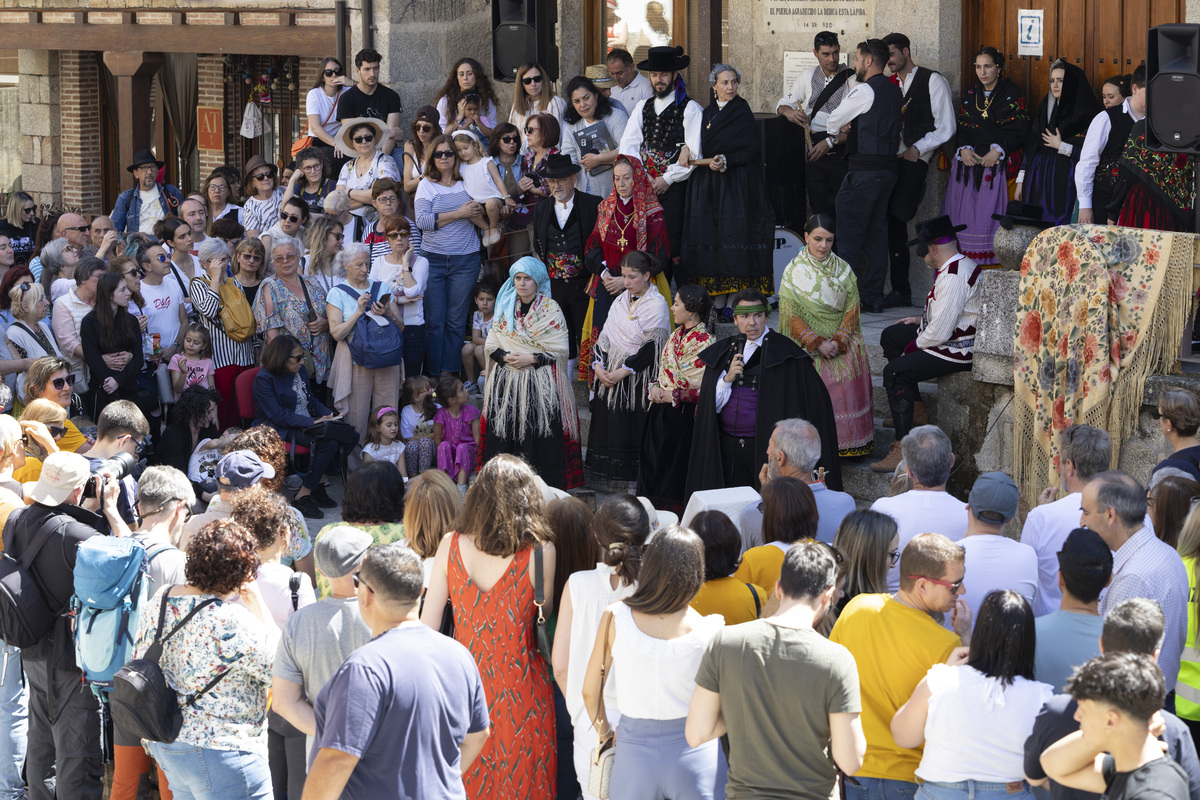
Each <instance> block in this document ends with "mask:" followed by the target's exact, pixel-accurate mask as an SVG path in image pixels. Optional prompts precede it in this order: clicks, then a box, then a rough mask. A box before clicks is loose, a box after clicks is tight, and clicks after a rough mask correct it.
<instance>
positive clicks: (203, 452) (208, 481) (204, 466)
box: [188, 428, 242, 503]
mask: <svg viewBox="0 0 1200 800" xmlns="http://www.w3.org/2000/svg"><path fill="white" fill-rule="evenodd" d="M241 432H242V429H241V428H230V429H229V430H227V431H225V432H224V433H223V434H221V435H220V436H218V437H217V438H215V439H207V438H205V439H201V440H200V444H198V445H196V449H195V450H193V451H192V456H191V458H189V459H188V480H189V481H191V482H192V487H193V488H194V489H196V490H197V491H196V495H197V496H198V498H199V499H200V500H201V501H202V502H205V503H207V502H209V501H210V500H212V499H213V497H215V496H216V494H217V490H218V488H220V487H218V486H217V462H218V461H220V460H221V456H222V454H224V452H225V448H226V447H228V446H229V445H230V444H232V443H233V440H234V439H236V438H237V437H238V435H240V434H241Z"/></svg>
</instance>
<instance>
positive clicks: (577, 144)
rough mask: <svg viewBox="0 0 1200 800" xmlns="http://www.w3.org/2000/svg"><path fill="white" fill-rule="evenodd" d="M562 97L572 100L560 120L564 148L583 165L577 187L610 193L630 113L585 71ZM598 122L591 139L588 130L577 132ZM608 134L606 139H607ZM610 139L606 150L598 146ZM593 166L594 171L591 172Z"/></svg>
mask: <svg viewBox="0 0 1200 800" xmlns="http://www.w3.org/2000/svg"><path fill="white" fill-rule="evenodd" d="M563 97H565V98H567V100H568V101H570V106H569V107H567V108H565V109H564V110H563V113H562V114H560V115H559V122H560V123H561V125H562V128H563V130H562V151H563V153H564V154H565V155H567V156H569V157H570V159H571V160H572V161H574V162H575V163H576V164H578V165H579V166H581V167H583V172H581V173H580V174H579V183H578V185H577V187H576V188H578V189H579V191H581V192H587V193H588V194H591V195H595V196H596V197H599V198H601V199H603V198H605V197H608V196H609V195H610V194H612V190H613V174H612V165H613V164H614V163H616V160H617V156H618V155H619V154H620V153H619V152H618V151H617V148H616V146H615V145H617V144H619V143H620V141H621V137H622V136H624V135H625V126H626V125H627V124H628V123H629V113H628V112H627V111H626V110H625V106H624V105H622V104H621V102H620V101H619V100H617V99H616V98H611V99H610V98H609V97H606V96H605V95H604V93H602V92H601V91H600V89H599V88H598V87H597V86H596V84H594V83H592V81H591V79H590V78H587V77H585V76H583V75H576V76H575V77H574V78H571V80H570V82H569V83H567V88H566V90H564V91H563ZM597 123H599V127H598V128H597V129H596V130H597V132H600V135H599V138H598V139H592V138H591V137H590V136H589V135H587V134H585V135H584V136H582V137H580V136H578V134H580V133H583V132H584V131H585V130H586V129H588V128H591V127H592V126H593V125H596V124H597ZM524 126H525V123H524V120H522V121H521V124H520V125H518V126H517V129H518V130H520V129H521V128H523V127H524ZM605 138H607V140H608V141H607V142H606V141H604V139H605ZM609 142H611V143H612V144H611V145H609V149H608V150H605V151H603V152H600V151H599V148H598V147H597V146H596V145H597V144H599V145H600V146H606V145H608V143H609ZM582 148H586V152H581V149H582ZM605 167H608V168H607V169H605ZM593 170H595V174H592V173H593Z"/></svg>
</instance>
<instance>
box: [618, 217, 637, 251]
mask: <svg viewBox="0 0 1200 800" xmlns="http://www.w3.org/2000/svg"><path fill="white" fill-rule="evenodd" d="M613 222H614V223H615V224H616V226H617V231H618V232H619V233H620V234H621V238H619V239H617V247H620V248H624V247H625V246H626V245H628V244H629V240H628V239H626V238H625V232H626V231H627V230H629V226H630V225H632V224H633V214H632V213H630V215H629V216H628V217H626V219H625V224H624V225H622V224H621V223H619V222H617V220H616V218H615V216H614V218H613Z"/></svg>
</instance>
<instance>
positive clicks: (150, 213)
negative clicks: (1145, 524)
mask: <svg viewBox="0 0 1200 800" xmlns="http://www.w3.org/2000/svg"><path fill="white" fill-rule="evenodd" d="M138 194H139V195H141V198H142V210H141V216H140V217H139V218H138V231H139V232H141V233H148V234H150V235H151V236H153V235H154V223H156V222H158V221H159V220H160V219H162V218H163V210H162V203H160V202H158V187H157V186H155V187H154V188H153V189H151V190H150V191H148V192H143V191H142V190H141V189H138Z"/></svg>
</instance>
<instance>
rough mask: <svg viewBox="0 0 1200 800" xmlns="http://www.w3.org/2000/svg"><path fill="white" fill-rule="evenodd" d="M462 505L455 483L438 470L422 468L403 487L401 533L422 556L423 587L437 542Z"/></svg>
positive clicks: (438, 542) (436, 548)
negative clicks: (402, 529)
mask: <svg viewBox="0 0 1200 800" xmlns="http://www.w3.org/2000/svg"><path fill="white" fill-rule="evenodd" d="M462 505H463V496H462V493H461V492H459V491H458V485H457V484H455V483H454V479H453V478H451V477H450V476H449V475H447V474H446V473H445V472H442V471H441V470H440V469H429V470H425V471H424V472H422V473H421V474H420V475H418V476H417V477H415V478H413V479H412V480H410V481H409V482H408V485H407V486H406V487H405V499H404V535H405V536H406V537H407V538H408V545H409V547H411V548H412V549H413V550H414V551H415V552H416V554H417V555H419V556H420V557H421V559H422V563H423V565H424V569H425V586H426V587H428V586H429V576H430V574H431V573H432V571H433V562H434V556H435V555H437V551H438V545H440V544H441V543H442V537H444V536H445V535H446V532H447V531H449V530H450V529H451V528H453V527H454V520H455V519H456V518H457V517H458V515H459V513H460V512H461V511H462Z"/></svg>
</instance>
